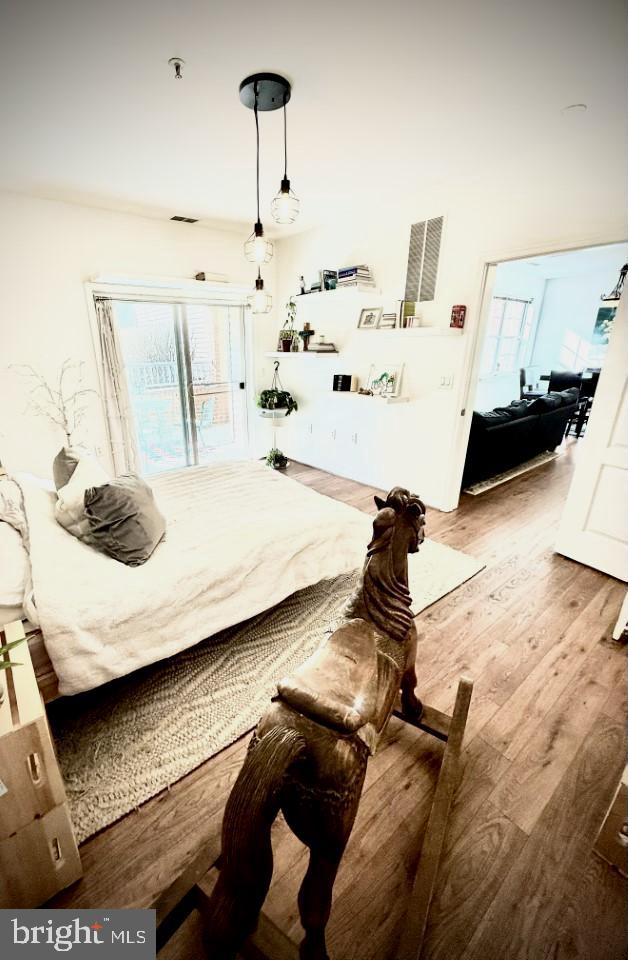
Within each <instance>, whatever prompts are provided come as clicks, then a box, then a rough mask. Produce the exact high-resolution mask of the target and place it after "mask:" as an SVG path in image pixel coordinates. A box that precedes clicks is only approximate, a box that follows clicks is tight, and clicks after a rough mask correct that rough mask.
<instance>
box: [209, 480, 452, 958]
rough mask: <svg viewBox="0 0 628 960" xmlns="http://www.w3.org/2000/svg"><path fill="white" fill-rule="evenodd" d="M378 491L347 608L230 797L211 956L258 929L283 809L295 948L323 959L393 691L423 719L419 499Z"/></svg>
mask: <svg viewBox="0 0 628 960" xmlns="http://www.w3.org/2000/svg"><path fill="white" fill-rule="evenodd" d="M375 502H376V505H377V507H378V513H377V515H376V517H375V520H374V523H373V539H372V540H371V542H370V544H369V545H368V548H367V555H366V560H365V563H364V567H363V570H362V576H361V578H360V582H359V584H358V586H357V587H356V590H355V592H354V594H353V595H352V596H351V598H350V599H349V601H348V602H347V604H346V607H345V609H344V611H343V616H344V617H346V621H345V622H344V623H343V625H342V626H340V627H339V628H338V629H336V630H335V631H334V633H332V634H331V635H330V636H329V638H328V639H326V640H325V641H324V642H323V643H322V644H321V646H320V647H319V649H318V650H317V651H316V652H315V653H314V654H313V655H312V656H311V657H310V658H309V659H308V660H307V661H306V662H305V663H304V664H303V665H302V666H301V667H299V668H298V669H297V670H296V672H295V673H294V674H293V675H292V676H290V677H288V678H287V679H285V680H283V681H282V682H281V683H279V685H278V692H277V695H276V696H275V697H274V698H273V701H272V703H271V705H270V706H269V708H268V710H267V711H266V713H265V714H264V715H263V717H262V718H261V720H260V722H259V724H258V726H257V728H256V730H255V732H254V734H253V737H252V739H251V742H250V745H249V749H248V753H247V756H246V759H245V762H244V765H243V767H242V769H241V771H240V774H239V776H238V778H237V780H236V782H235V784H234V787H233V790H232V792H231V795H230V797H229V799H228V801H227V805H226V809H225V815H224V821H223V831H222V852H221V856H220V863H219V865H220V874H219V877H218V881H217V883H216V886H215V887H214V890H213V893H212V896H211V898H210V899H209V902H208V903H207V905H206V909H205V910H204V911H203V912H204V927H205V946H206V949H207V956H208V957H211V958H212V960H233V958H234V957H235V956H236V953H237V952H238V950H239V949H240V947H241V946H242V944H243V943H244V941H245V940H246V938H247V937H248V936H249V935H250V934H251V933H252V932H253V931H254V930H255V928H256V925H257V922H258V917H259V914H260V911H261V908H262V905H263V903H264V900H265V898H266V894H267V892H268V889H269V886H270V882H271V878H272V872H273V857H272V848H271V839H270V834H271V825H272V823H273V821H274V820H275V818H276V816H277V815H278V813H279V811H280V810H281V811H283V814H284V816H285V819H286V821H287V823H288V825H289V827H290V828H291V830H292V831H293V833H294V834H296V836H297V837H298V838H299V839H300V840H301V841H302V842H303V843H304V844H305V845H306V846H307V847H308V848H309V850H310V858H309V866H308V869H307V872H306V874H305V878H304V880H303V883H302V885H301V889H300V891H299V897H298V903H299V912H300V917H301V922H302V925H303V928H304V930H305V938H304V940H303V941H302V943H301V946H300V954H299V955H300V957H301V960H328V954H327V949H326V945H325V927H326V925H327V921H328V919H329V915H330V910H331V901H332V888H333V884H334V880H335V877H336V873H337V870H338V867H339V865H340V861H341V858H342V855H343V852H344V850H345V847H346V844H347V841H348V839H349V836H350V834H351V830H352V827H353V823H354V820H355V816H356V813H357V810H358V805H359V802H360V796H361V792H362V786H363V783H364V777H365V774H366V767H367V762H368V758H369V755H371V754H372V753H373V752H374V751H375V748H376V746H377V743H378V741H379V739H380V737H381V735H382V733H383V731H384V729H385V727H386V724H387V723H388V721H389V719H390V716H391V714H392V712H393V710H394V707H395V702H396V700H397V697H398V695H399V692H401V711H400V714H399V715H400V716H402V717H403V718H404V719H406V720H408V722H410V723H412V724H413V725H415V726H421V727H422V728H423V729H427V728H425V727H424V726H423V724H422V723H421V713H422V709H423V708H422V704H421V702H420V701H419V700H418V699H417V697H416V695H415V686H416V674H415V658H416V647H417V633H416V627H415V625H414V620H413V616H412V612H411V609H410V604H411V597H410V592H409V590H408V554H409V553H416V552H417V551H418V549H419V545H420V544H421V543H422V542H423V539H424V530H423V528H424V524H425V507H424V505H423V503H422V502H421V500H419V498H418V497H416V496H414V495H412V494H410V493H409V492H408V491H407V490H404V489H402V488H401V487H395V488H394V489H392V490H391V491H390V493H389V494H388V496H387V498H386V500H385V501H384V500H381V499H380V498H378V497H376V498H375ZM467 707H468V703H467ZM426 709H427V708H426ZM432 712H434V711H432ZM436 712H437V711H436ZM440 716H441V718H444V717H445V715H440ZM465 718H466V714H465ZM446 719H447V720H448V719H449V718H446ZM430 732H432V733H434V732H435V731H434V730H430ZM435 735H436V736H440V738H441V739H445V740H446V739H447V736H446V734H439V733H438V732H436V733H435Z"/></svg>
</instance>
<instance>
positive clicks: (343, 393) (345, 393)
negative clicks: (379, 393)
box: [329, 390, 410, 404]
mask: <svg viewBox="0 0 628 960" xmlns="http://www.w3.org/2000/svg"><path fill="white" fill-rule="evenodd" d="M329 392H330V393H333V395H334V396H335V397H359V398H360V400H374V401H375V403H386V404H388V403H410V397H376V396H373V395H371V394H369V393H358V391H357V390H330V391H329Z"/></svg>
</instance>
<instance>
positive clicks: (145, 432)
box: [111, 298, 246, 474]
mask: <svg viewBox="0 0 628 960" xmlns="http://www.w3.org/2000/svg"><path fill="white" fill-rule="evenodd" d="M111 303H112V308H113V312H114V318H115V324H116V329H117V333H118V338H119V343H120V350H121V353H122V363H123V367H124V371H125V375H126V383H127V390H128V395H129V400H130V406H131V411H132V416H133V423H134V428H135V437H136V441H137V452H138V456H139V462H140V464H141V469H142V472H143V473H147V474H150V473H159V472H162V471H164V470H170V469H176V468H180V467H186V466H193V465H196V464H203V463H209V462H211V461H213V460H216V459H220V458H221V459H225V458H229V457H233V458H236V457H239V456H242V455H243V453H244V449H245V444H246V409H245V400H244V397H245V394H244V389H241V386H242V388H243V386H244V358H243V354H244V336H243V322H244V311H243V307H242V306H241V305H226V304H212V303H199V302H170V301H164V302H156V301H151V300H146V301H142V300H138V299H130V298H129V299H115V298H113V299H112V301H111Z"/></svg>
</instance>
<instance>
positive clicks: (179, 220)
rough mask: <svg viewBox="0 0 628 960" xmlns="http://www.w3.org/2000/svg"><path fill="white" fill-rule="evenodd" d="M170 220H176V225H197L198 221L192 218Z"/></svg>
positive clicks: (172, 218) (173, 218)
mask: <svg viewBox="0 0 628 960" xmlns="http://www.w3.org/2000/svg"><path fill="white" fill-rule="evenodd" d="M170 219H171V220H176V222H177V223H198V219H196V220H195V219H194V217H170Z"/></svg>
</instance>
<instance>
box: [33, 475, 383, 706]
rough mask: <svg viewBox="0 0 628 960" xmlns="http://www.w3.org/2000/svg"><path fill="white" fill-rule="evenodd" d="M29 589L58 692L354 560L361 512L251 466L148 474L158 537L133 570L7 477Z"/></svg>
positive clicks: (109, 675) (140, 661) (165, 653)
mask: <svg viewBox="0 0 628 960" xmlns="http://www.w3.org/2000/svg"><path fill="white" fill-rule="evenodd" d="M16 479H17V481H18V483H19V484H20V486H21V488H22V493H23V497H24V507H25V511H26V516H27V520H28V528H29V538H30V559H31V568H32V577H33V587H34V594H35V601H36V603H37V611H38V616H39V622H40V624H41V628H42V632H43V636H44V640H45V643H46V648H47V650H48V653H49V655H50V659H51V660H52V663H53V666H54V668H55V671H56V673H57V676H58V678H59V690H60V692H61V693H63V694H71V693H79V692H80V691H83V690H89V689H91V688H92V687H97V686H99V685H100V684H101V683H105V682H106V681H108V680H112V679H113V678H114V677H119V676H122V675H124V674H126V673H130V672H131V671H132V670H137V669H138V668H139V667H142V666H145V665H146V664H149V663H153V662H155V661H156V660H161V659H162V658H164V657H169V656H171V655H172V654H175V653H177V652H179V651H180V650H183V649H185V648H186V647H190V646H192V645H193V644H195V643H198V642H199V641H200V640H203V639H204V638H205V637H211V636H212V635H213V634H215V633H216V632H217V631H219V630H222V629H223V628H225V627H228V626H232V625H233V624H236V623H240V622H241V621H242V620H245V619H246V618H247V617H251V616H254V615H255V614H257V613H260V612H261V611H263V610H266V609H268V608H269V607H272V606H274V605H275V604H276V603H278V602H279V601H280V600H283V599H284V598H285V597H287V596H289V595H290V594H291V593H293V592H294V591H295V590H300V589H302V588H303V587H306V586H309V585H310V584H313V583H317V582H318V581H319V580H322V579H325V578H329V577H334V576H337V575H338V574H340V573H343V572H345V571H349V570H353V569H355V568H356V567H359V566H361V565H362V562H363V559H364V555H365V551H366V545H367V543H368V541H369V539H370V536H371V530H372V527H371V520H370V519H369V517H367V516H366V515H365V514H363V513H361V512H360V511H358V510H355V509H353V508H352V507H348V506H346V505H345V504H341V503H338V502H337V501H335V500H331V499H329V498H327V497H323V496H321V495H320V494H318V493H315V492H314V491H312V490H310V489H308V488H307V487H304V486H303V485H301V484H299V483H297V482H295V481H293V480H290V479H289V478H286V477H283V476H281V475H280V474H278V473H276V472H275V471H273V470H271V469H269V468H268V467H266V466H264V465H262V464H261V463H258V462H251V461H246V462H237V463H229V464H219V465H216V466H212V467H195V468H192V469H188V470H185V471H182V472H179V473H176V474H167V475H164V476H163V477H159V478H154V479H153V480H151V485H152V487H153V490H154V493H155V498H156V500H157V503H158V504H159V507H160V509H161V510H162V511H163V513H164V515H165V517H166V521H167V529H166V539H165V540H164V541H163V542H162V543H161V544H160V545H159V546H158V547H157V549H156V551H155V553H154V554H153V555H152V557H151V558H150V559H149V560H148V561H147V562H146V563H145V564H144V565H143V566H140V567H127V566H125V565H124V564H122V563H118V562H117V561H116V560H112V559H110V558H109V557H106V556H104V555H103V554H101V553H98V552H97V551H96V550H95V549H94V548H93V547H90V546H87V545H85V544H84V543H82V542H81V541H80V540H77V539H76V538H75V537H73V536H71V535H70V534H69V533H68V532H67V531H66V530H64V529H63V528H62V527H61V526H60V525H59V524H58V523H57V522H56V521H55V517H54V505H55V499H56V497H55V494H53V493H50V492H49V491H47V490H44V489H42V488H41V487H40V486H38V485H37V484H35V483H34V482H33V481H32V479H29V478H28V477H27V476H24V475H18V476H17V477H16Z"/></svg>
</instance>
